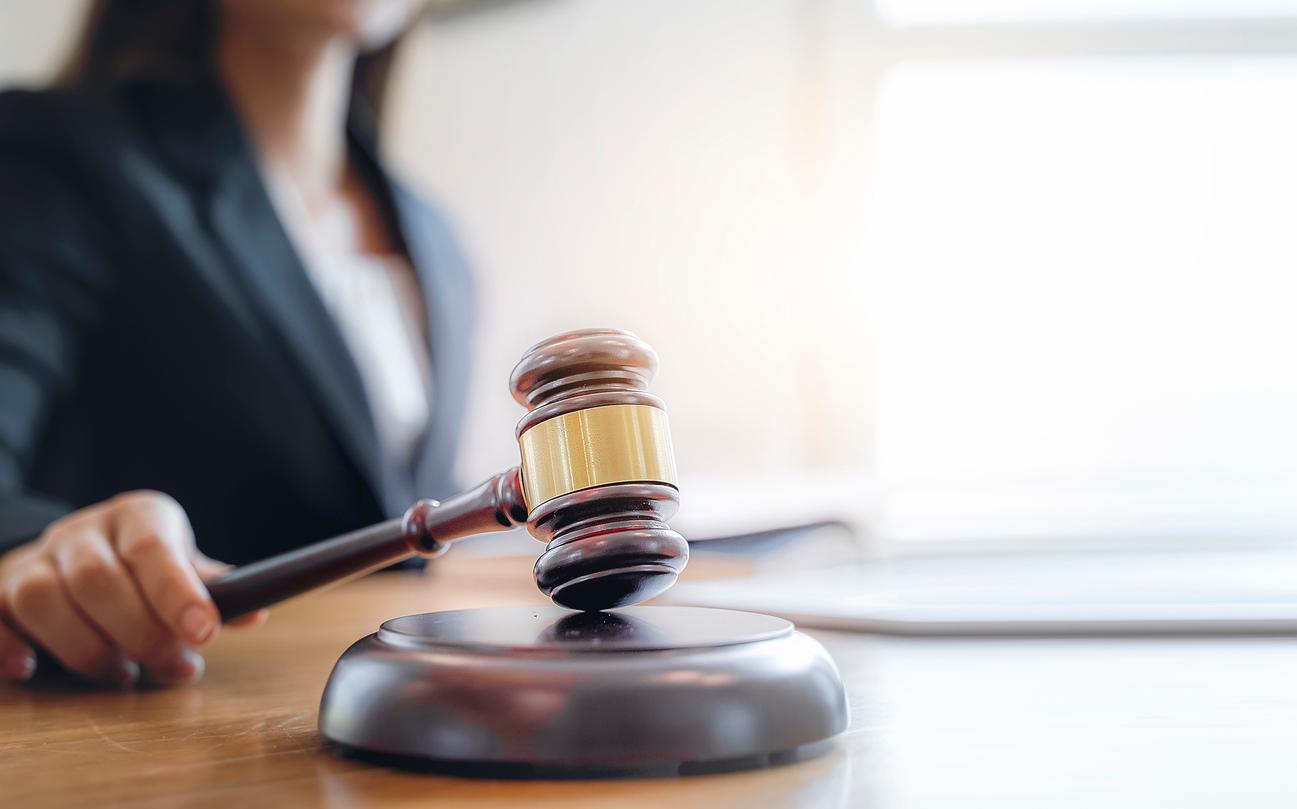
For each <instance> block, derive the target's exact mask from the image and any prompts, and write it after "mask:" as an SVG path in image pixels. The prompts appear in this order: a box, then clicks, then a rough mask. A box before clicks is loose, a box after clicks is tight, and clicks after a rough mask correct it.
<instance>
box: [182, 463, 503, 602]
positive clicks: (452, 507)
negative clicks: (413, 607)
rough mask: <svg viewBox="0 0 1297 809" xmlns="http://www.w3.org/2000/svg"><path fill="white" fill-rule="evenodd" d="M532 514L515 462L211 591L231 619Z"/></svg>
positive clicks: (234, 576)
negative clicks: (446, 496)
mask: <svg viewBox="0 0 1297 809" xmlns="http://www.w3.org/2000/svg"><path fill="white" fill-rule="evenodd" d="M526 520H527V507H526V504H525V502H524V500H523V496H522V486H521V481H520V478H519V474H518V470H517V468H513V469H510V470H508V471H507V472H501V473H500V474H498V475H495V476H493V477H491V478H489V479H488V480H486V481H485V482H483V483H482V484H481V485H479V486H477V487H475V488H473V489H471V490H469V491H467V492H464V493H463V494H459V495H456V496H455V497H453V498H451V499H450V500H447V501H445V502H444V503H438V502H437V501H436V500H420V501H419V502H417V503H415V504H414V505H413V506H410V508H409V510H408V511H406V512H405V516H404V517H401V518H399V519H395V520H388V521H387V522H381V523H378V524H377V525H371V526H369V527H368V528H361V529H360V530H358V531H352V532H351V533H347V534H342V535H341V536H336V537H334V538H332V539H326V540H324V541H322V542H317V543H315V544H312V545H307V546H305V547H302V548H298V549H296V550H292V551H288V552H287V553H282V554H279V555H278V556H271V557H269V558H267V559H262V560H261V561H259V562H253V563H252V564H249V565H244V566H243V567H237V568H235V569H234V570H231V571H229V572H228V573H224V574H222V575H220V576H218V577H217V578H215V579H213V580H211V581H209V582H208V583H207V591H208V593H210V594H211V596H212V601H213V602H214V603H215V604H216V608H217V609H218V610H219V611H220V613H221V620H223V621H229V620H231V619H234V618H238V617H239V616H240V615H246V614H248V613H250V612H254V611H256V610H259V609H261V608H262V607H267V606H270V605H271V604H274V603H276V602H279V601H283V600H284V599H286V598H291V597H293V596H295V595H300V594H302V593H305V592H307V591H310V590H315V589H317V588H319V587H323V586H325V585H328V584H336V583H338V582H341V581H345V580H347V579H351V578H354V577H356V576H360V575H363V574H365V573H369V572H372V571H374V570H378V569H380V568H383V567H386V566H388V565H391V564H395V563H396V562H399V561H401V560H402V559H408V558H409V557H411V556H414V555H415V554H420V555H423V556H436V555H438V554H440V553H442V552H443V551H445V549H446V546H447V545H448V544H449V543H450V542H453V541H455V540H457V539H462V538H464V537H467V536H473V535H475V534H482V533H486V532H488V531H502V530H504V529H506V528H511V527H513V526H515V525H519V524H521V523H524V522H526Z"/></svg>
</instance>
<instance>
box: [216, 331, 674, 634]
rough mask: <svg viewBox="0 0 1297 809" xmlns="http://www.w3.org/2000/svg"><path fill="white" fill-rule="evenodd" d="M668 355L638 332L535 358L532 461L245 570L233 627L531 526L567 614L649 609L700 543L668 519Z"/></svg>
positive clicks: (521, 433) (527, 366) (529, 361)
mask: <svg viewBox="0 0 1297 809" xmlns="http://www.w3.org/2000/svg"><path fill="white" fill-rule="evenodd" d="M656 371H657V354H656V353H655V352H654V351H653V349H652V348H651V347H649V345H648V344H647V343H645V342H644V341H642V340H640V339H639V338H638V337H636V336H635V335H634V334H631V333H630V332H626V331H619V330H616V329H583V330H579V331H573V332H568V333H566V334H560V335H558V336H557V337H552V338H550V339H548V340H545V341H543V342H541V343H538V344H537V345H535V346H533V347H532V348H531V349H529V350H528V351H527V352H526V354H525V355H524V356H523V358H522V360H521V361H520V362H519V363H518V365H517V366H516V367H515V368H514V369H513V374H512V375H511V377H510V388H511V390H512V393H513V397H514V399H516V400H517V401H518V402H519V403H520V404H521V405H523V406H524V407H526V408H527V414H526V415H525V416H523V417H522V420H521V421H519V422H518V426H517V429H516V431H515V434H516V437H517V440H518V450H519V455H520V459H521V463H520V465H519V466H517V467H513V468H511V469H509V470H507V471H505V472H501V473H499V474H497V475H494V476H492V477H491V478H489V479H488V480H486V481H485V482H483V483H482V484H480V485H479V486H477V487H476V488H474V489H471V490H470V491H467V492H464V493H463V494H459V495H456V496H455V497H453V498H451V499H449V500H446V501H444V502H438V501H436V500H419V501H418V502H416V503H415V504H414V505H412V506H411V507H410V508H409V509H408V510H407V511H406V512H405V515H404V516H403V517H399V518H397V519H393V520H388V521H386V522H382V523H378V524H376V525H372V526H370V527H368V528H362V529H360V530H357V531H353V532H351V533H347V534H343V535H341V536H337V537H334V538H332V539H328V540H324V541H322V542H318V543H315V544H312V545H308V546H305V547H302V548H299V549H297V550H293V551H289V552H287V553H284V554H280V555H278V556H272V557H270V558H267V559H263V560H261V561H258V562H254V563H252V564H249V565H245V566H243V567H239V568H235V569H234V570H231V571H229V572H228V573H225V574H223V575H221V576H220V577H218V578H216V579H214V580H212V581H210V582H208V584H207V589H208V591H209V592H210V593H211V596H212V600H213V601H214V602H215V604H216V607H217V609H218V610H220V613H221V617H222V619H223V620H225V621H229V620H231V619H233V618H237V617H239V616H240V615H244V614H247V613H250V612H253V611H255V610H258V609H260V608H262V607H265V606H268V605H270V604H273V603H275V602H278V601H282V600H283V599H286V598H290V597H292V596H295V595H299V594H301V593H304V592H307V591H309V590H313V589H316V588H318V587H322V586H324V585H327V584H332V583H336V582H339V581H342V580H345V579H348V578H352V577H355V576H359V575H362V574H364V573H368V572H371V571H374V570H378V569H381V568H383V567H387V566H389V565H392V564H395V563H397V562H400V561H402V560H404V559H408V558H410V557H412V556H415V555H420V556H425V557H434V556H438V555H440V554H441V553H444V552H445V551H446V549H447V548H448V547H449V546H450V544H451V543H452V542H455V541H456V540H459V539H463V538H465V537H471V536H475V535H478V534H483V533H487V532H490V531H502V530H506V529H508V528H512V527H514V526H517V525H526V527H527V530H528V532H529V533H530V534H531V535H532V536H533V537H535V538H536V539H538V540H540V541H542V542H544V543H546V545H545V550H544V551H543V552H542V553H541V555H540V558H539V559H537V560H536V564H535V567H534V569H533V573H534V575H535V580H536V585H537V587H539V588H540V591H541V592H542V593H544V594H545V595H547V596H549V597H550V598H551V599H553V601H554V602H555V603H556V604H558V605H560V606H563V607H568V608H570V609H574V610H581V611H595V610H605V609H612V608H615V607H620V606H625V605H628V604H635V603H638V602H640V601H644V600H645V599H648V598H651V597H653V596H654V595H657V594H658V593H661V592H663V591H664V590H666V589H667V588H668V587H670V586H671V585H672V584H674V583H675V580H676V578H677V576H679V574H680V571H682V570H683V569H684V567H685V564H686V563H687V562H688V560H689V546H688V543H686V542H685V540H684V538H683V537H681V536H680V534H678V533H676V532H675V531H673V530H671V528H670V527H669V526H668V525H667V523H666V521H667V520H668V519H669V518H670V517H671V516H672V515H673V514H674V513H675V512H676V509H677V508H678V507H679V505H680V492H679V486H678V482H677V479H676V470H675V459H674V456H673V454H672V449H671V436H670V433H669V431H668V427H667V416H666V409H665V407H664V405H663V404H662V400H661V399H659V398H658V397H656V396H654V395H652V394H650V393H649V392H648V390H647V388H648V383H649V381H650V380H651V379H652V378H653V375H654V373H655V372H656Z"/></svg>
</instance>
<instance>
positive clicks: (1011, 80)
mask: <svg viewBox="0 0 1297 809" xmlns="http://www.w3.org/2000/svg"><path fill="white" fill-rule="evenodd" d="M1293 12H1297V3H1292V2H1278V0H1251V1H1242V0H1241V1H1240V2H1232V3H1228V4H1227V3H1223V2H1209V0H1197V1H1196V2H1172V0H1140V1H1139V2H1123V3H1120V4H1118V3H1115V2H1114V3H1109V2H1088V3H1087V2H1081V0H1054V1H1053V2H1027V0H997V1H995V2H968V0H884V1H883V2H880V4H879V13H880V17H881V21H882V23H884V24H883V25H881V26H880V27H879V29H878V37H879V43H880V49H881V51H882V52H883V53H885V54H886V58H885V59H884V63H883V64H881V65H880V66H879V73H878V82H877V92H876V94H875V98H874V122H873V134H872V141H873V142H872V153H873V166H874V169H873V175H872V194H873V204H872V206H871V208H872V211H873V214H872V221H871V225H870V232H871V239H870V243H871V248H870V258H869V277H870V279H871V280H870V284H869V291H870V295H869V299H870V301H871V307H870V308H871V311H872V317H873V324H874V345H873V348H874V357H875V359H874V362H873V368H872V378H871V382H872V389H873V392H874V397H875V407H874V433H875V440H874V449H875V454H876V461H877V468H878V471H879V474H880V476H881V479H882V482H883V489H884V492H885V499H884V503H883V524H882V526H881V533H882V534H883V535H884V536H887V537H893V538H901V539H910V538H941V539H953V538H968V537H997V538H1004V537H1012V538H1029V537H1059V536H1064V537H1078V536H1080V537H1091V536H1099V535H1104V536H1121V537H1142V538H1156V537H1167V538H1175V539H1178V540H1182V539H1184V538H1195V539H1199V538H1200V539H1211V540H1223V541H1239V540H1246V539H1255V538H1261V537H1267V538H1268V537H1290V536H1291V534H1292V529H1294V528H1297V372H1295V371H1293V370H1292V369H1293V367H1294V365H1295V364H1297V363H1295V362H1294V361H1295V360H1297V280H1295V279H1297V146H1294V144H1297V105H1295V104H1294V103H1293V100H1294V99H1297V37H1294V36H1293V34H1292V31H1293V28H1292V23H1291V21H1288V20H1285V19H1278V20H1275V21H1271V22H1270V23H1268V24H1267V25H1266V27H1267V29H1268V30H1269V31H1270V34H1271V35H1270V36H1258V37H1249V36H1238V35H1237V34H1238V30H1239V29H1238V28H1237V26H1234V25H1233V24H1232V23H1231V21H1229V20H1226V21H1225V23H1224V24H1222V25H1220V26H1212V27H1210V28H1209V29H1208V28H1205V27H1203V26H1195V25H1188V24H1187V22H1186V21H1187V20H1188V19H1189V18H1195V17H1207V16H1212V17H1222V18H1223V17H1225V16H1227V15H1233V17H1235V18H1236V19H1235V20H1234V21H1233V22H1235V23H1239V24H1243V22H1242V20H1243V18H1244V17H1252V18H1257V17H1261V16H1264V15H1275V14H1282V13H1293ZM1134 16H1138V17H1142V18H1145V19H1141V20H1140V21H1139V22H1138V23H1129V24H1128V23H1125V22H1123V21H1121V20H1107V21H1104V22H1102V23H1077V24H1076V25H1075V26H1073V25H1072V24H1071V23H1070V22H1068V20H1070V19H1080V18H1085V17H1105V18H1107V17H1112V18H1116V17H1134ZM1041 19H1048V20H1050V21H1052V22H1051V23H1050V24H1049V25H1048V26H1047V27H1042V28H1040V29H1039V30H1040V34H1041V35H1040V36H1039V37H1032V35H1031V31H1032V30H1034V29H1032V28H1030V27H1027V28H1022V27H1019V26H1016V25H1002V24H1001V23H1006V22H1010V21H1012V22H1015V23H1019V22H1022V21H1030V20H1041ZM970 22H975V23H977V24H976V25H964V24H965V23H970ZM935 23H939V24H942V25H943V26H944V27H943V28H942V29H941V31H940V33H939V35H938V34H935V33H934V34H931V35H929V34H928V33H925V32H924V31H922V30H921V29H918V28H907V27H905V26H916V25H917V26H922V25H926V24H935ZM889 25H890V26H893V27H889ZM896 26H899V27H896ZM1257 30H1260V29H1257ZM1285 36H1286V37H1287V40H1284V39H1283V38H1284V37H1285ZM1284 41H1287V42H1288V44H1289V45H1291V55H1288V54H1287V53H1286V52H1285V48H1284V47H1281V45H1282V44H1283V42H1284ZM1114 43H1118V45H1119V47H1114Z"/></svg>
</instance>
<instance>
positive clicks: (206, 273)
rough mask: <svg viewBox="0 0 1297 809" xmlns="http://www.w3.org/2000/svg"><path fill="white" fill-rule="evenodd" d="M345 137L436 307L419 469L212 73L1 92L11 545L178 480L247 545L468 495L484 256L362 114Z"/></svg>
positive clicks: (3, 510) (195, 504) (277, 546)
mask: <svg viewBox="0 0 1297 809" xmlns="http://www.w3.org/2000/svg"><path fill="white" fill-rule="evenodd" d="M351 144H352V149H353V153H354V154H355V155H356V156H358V158H359V160H360V163H361V165H362V167H363V168H364V169H365V173H366V175H367V177H368V178H369V180H370V181H371V182H370V184H371V187H372V188H374V189H375V190H376V191H377V195H378V197H379V198H380V200H381V202H382V203H383V205H384V207H385V209H386V212H387V214H388V219H389V221H390V222H391V223H393V225H394V227H395V230H396V232H397V233H398V234H399V237H400V239H401V241H402V242H403V246H404V247H405V248H406V251H407V253H408V255H409V256H410V258H411V260H412V262H413V264H414V266H415V268H416V271H417V275H418V279H419V282H420V285H421V288H422V291H423V297H424V304H425V309H426V311H427V314H428V327H429V328H428V333H429V338H430V339H429V342H430V345H429V351H430V353H431V357H432V366H433V384H434V401H433V416H432V422H431V425H430V428H429V430H428V434H427V439H426V442H425V444H424V446H423V448H422V452H421V453H420V454H419V455H418V458H417V460H416V463H415V465H414V467H415V468H413V469H409V470H407V469H401V468H398V466H397V465H396V464H394V463H392V462H391V461H390V460H389V459H387V458H385V457H384V455H383V453H382V451H381V449H380V443H379V441H378V438H377V433H376V430H375V427H374V423H373V419H372V416H371V414H370V412H369V409H368V404H367V401H366V398H365V395H364V390H363V388H362V385H361V378H360V376H359V372H358V371H357V368H356V366H355V364H354V362H353V360H352V358H351V355H350V353H349V352H348V350H347V348H346V346H345V344H344V343H343V340H342V337H341V335H340V333H339V331H338V329H337V326H336V325H335V322H334V320H333V319H332V317H331V316H330V314H329V313H328V311H327V310H326V309H325V307H324V304H323V302H322V301H321V300H320V298H319V297H318V295H317V293H316V292H315V289H314V287H313V286H312V284H311V281H310V279H309V278H308V277H307V276H306V274H305V271H304V269H303V267H302V265H301V263H300V261H299V258H298V256H297V255H296V254H295V252H294V249H293V247H292V245H291V244H290V242H289V240H288V237H287V234H286V233H285V231H284V230H283V228H282V227H281V225H280V223H279V221H278V219H277V218H276V215H275V212H274V210H273V209H272V207H271V202H270V200H269V198H268V196H267V193H266V190H265V188H264V187H263V184H262V181H261V178H260V175H259V172H258V170H257V168H256V165H255V162H254V159H255V158H254V156H253V152H252V149H251V147H250V144H249V143H248V141H247V140H246V138H245V136H244V134H243V132H242V130H241V129H240V126H239V123H238V121H237V119H236V116H235V114H234V112H233V109H232V108H231V106H230V104H229V102H228V100H227V98H226V97H225V96H224V94H223V92H222V91H221V90H220V88H219V87H218V85H216V84H215V82H210V83H204V84H201V85H198V86H192V87H187V88H184V89H179V88H171V87H163V86H158V85H157V84H152V85H149V84H136V85H125V86H121V87H118V88H116V89H115V90H113V91H112V92H111V93H109V94H102V93H101V94H95V95H92V94H90V93H88V92H85V91H57V92H54V91H47V92H8V93H3V94H0V551H3V550H4V549H5V548H7V547H10V546H12V545H14V544H17V543H20V542H23V541H25V540H28V539H31V538H33V537H35V536H36V535H38V534H39V533H40V531H41V530H42V529H43V528H44V527H45V525H47V524H48V523H49V522H50V521H52V520H54V519H55V518H57V517H59V516H60V515H62V514H64V513H66V512H68V511H70V510H72V509H76V508H79V507H82V506H85V505H88V504H91V503H95V502H98V501H100V500H102V499H104V498H107V497H110V496H112V495H113V494H115V493H118V492H122V491H126V490H130V489H140V488H149V489H157V490H160V491H163V492H166V493H168V494H170V495H172V496H174V497H175V498H176V499H177V500H178V501H179V502H180V504H181V505H182V506H184V507H185V509H186V510H187V511H188V513H189V517H190V520H191V522H192V523H193V526H194V530H195V533H196V535H197V537H198V542H199V546H200V547H201V548H202V550H203V551H204V552H206V553H207V554H209V555H211V556H213V557H216V558H218V559H223V560H226V561H230V562H235V563H242V562H246V561H250V560H253V559H257V558H260V557H263V556H267V555H270V554H272V553H275V552H278V551H282V550H286V549H289V548H292V547H296V546H300V545H302V544H305V543H307V542H311V541H313V540H318V539H322V538H324V537H327V536H331V535H333V534H337V533H339V532H342V531H346V530H350V529H353V528H357V527H359V526H362V525H366V524H369V523H372V522H375V521H378V520H381V519H384V518H387V517H392V516H395V515H398V514H400V513H401V511H402V510H403V509H404V508H405V507H406V506H407V505H409V503H410V502H412V500H413V499H415V497H416V495H417V496H428V497H443V496H445V495H446V494H448V493H449V492H450V491H451V489H452V483H451V478H450V475H451V464H452V459H453V457H454V454H455V448H456V441H457V433H458V431H459V425H460V420H461V415H462V411H463V407H464V393H465V388H466V379H467V374H468V355H469V348H468V338H469V334H470V326H471V323H470V318H471V314H470V310H471V306H470V298H471V290H470V283H469V275H468V272H467V270H466V267H465V264H464V261H463V259H462V257H461V255H460V252H459V250H458V249H457V247H456V245H455V242H454V239H453V238H452V236H451V233H450V230H449V229H448V227H447V224H446V222H445V220H444V219H443V218H442V217H441V216H440V215H438V214H437V213H436V212H435V211H434V210H432V209H431V208H429V207H428V206H427V205H426V204H424V203H423V202H421V201H420V200H419V199H417V198H416V197H415V196H414V195H412V194H411V193H409V192H408V191H407V190H406V189H404V188H403V187H402V186H401V185H399V184H398V183H396V182H394V181H393V180H392V179H391V178H390V177H389V176H388V175H387V174H386V172H384V171H383V169H382V167H381V166H380V165H379V163H378V162H377V161H376V160H375V158H374V155H373V152H372V150H371V148H370V142H369V138H368V137H367V134H366V132H365V131H364V127H363V126H360V125H353V127H352V133H351Z"/></svg>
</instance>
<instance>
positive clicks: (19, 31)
mask: <svg viewBox="0 0 1297 809" xmlns="http://www.w3.org/2000/svg"><path fill="white" fill-rule="evenodd" d="M89 5H90V4H89V2H88V1H87V0H7V2H5V3H4V5H3V7H0V86H6V87H8V86H11V85H34V84H39V83H41V82H44V81H46V80H47V79H48V78H49V77H50V76H52V75H53V74H54V72H55V71H57V70H58V67H59V65H60V64H61V63H62V61H63V58H64V56H65V54H66V53H67V50H68V48H69V47H70V46H71V45H72V42H73V40H74V39H75V38H76V35H77V32H78V26H79V25H80V22H81V19H82V17H83V16H84V14H85V9H86V8H87V7H88V6H89Z"/></svg>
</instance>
